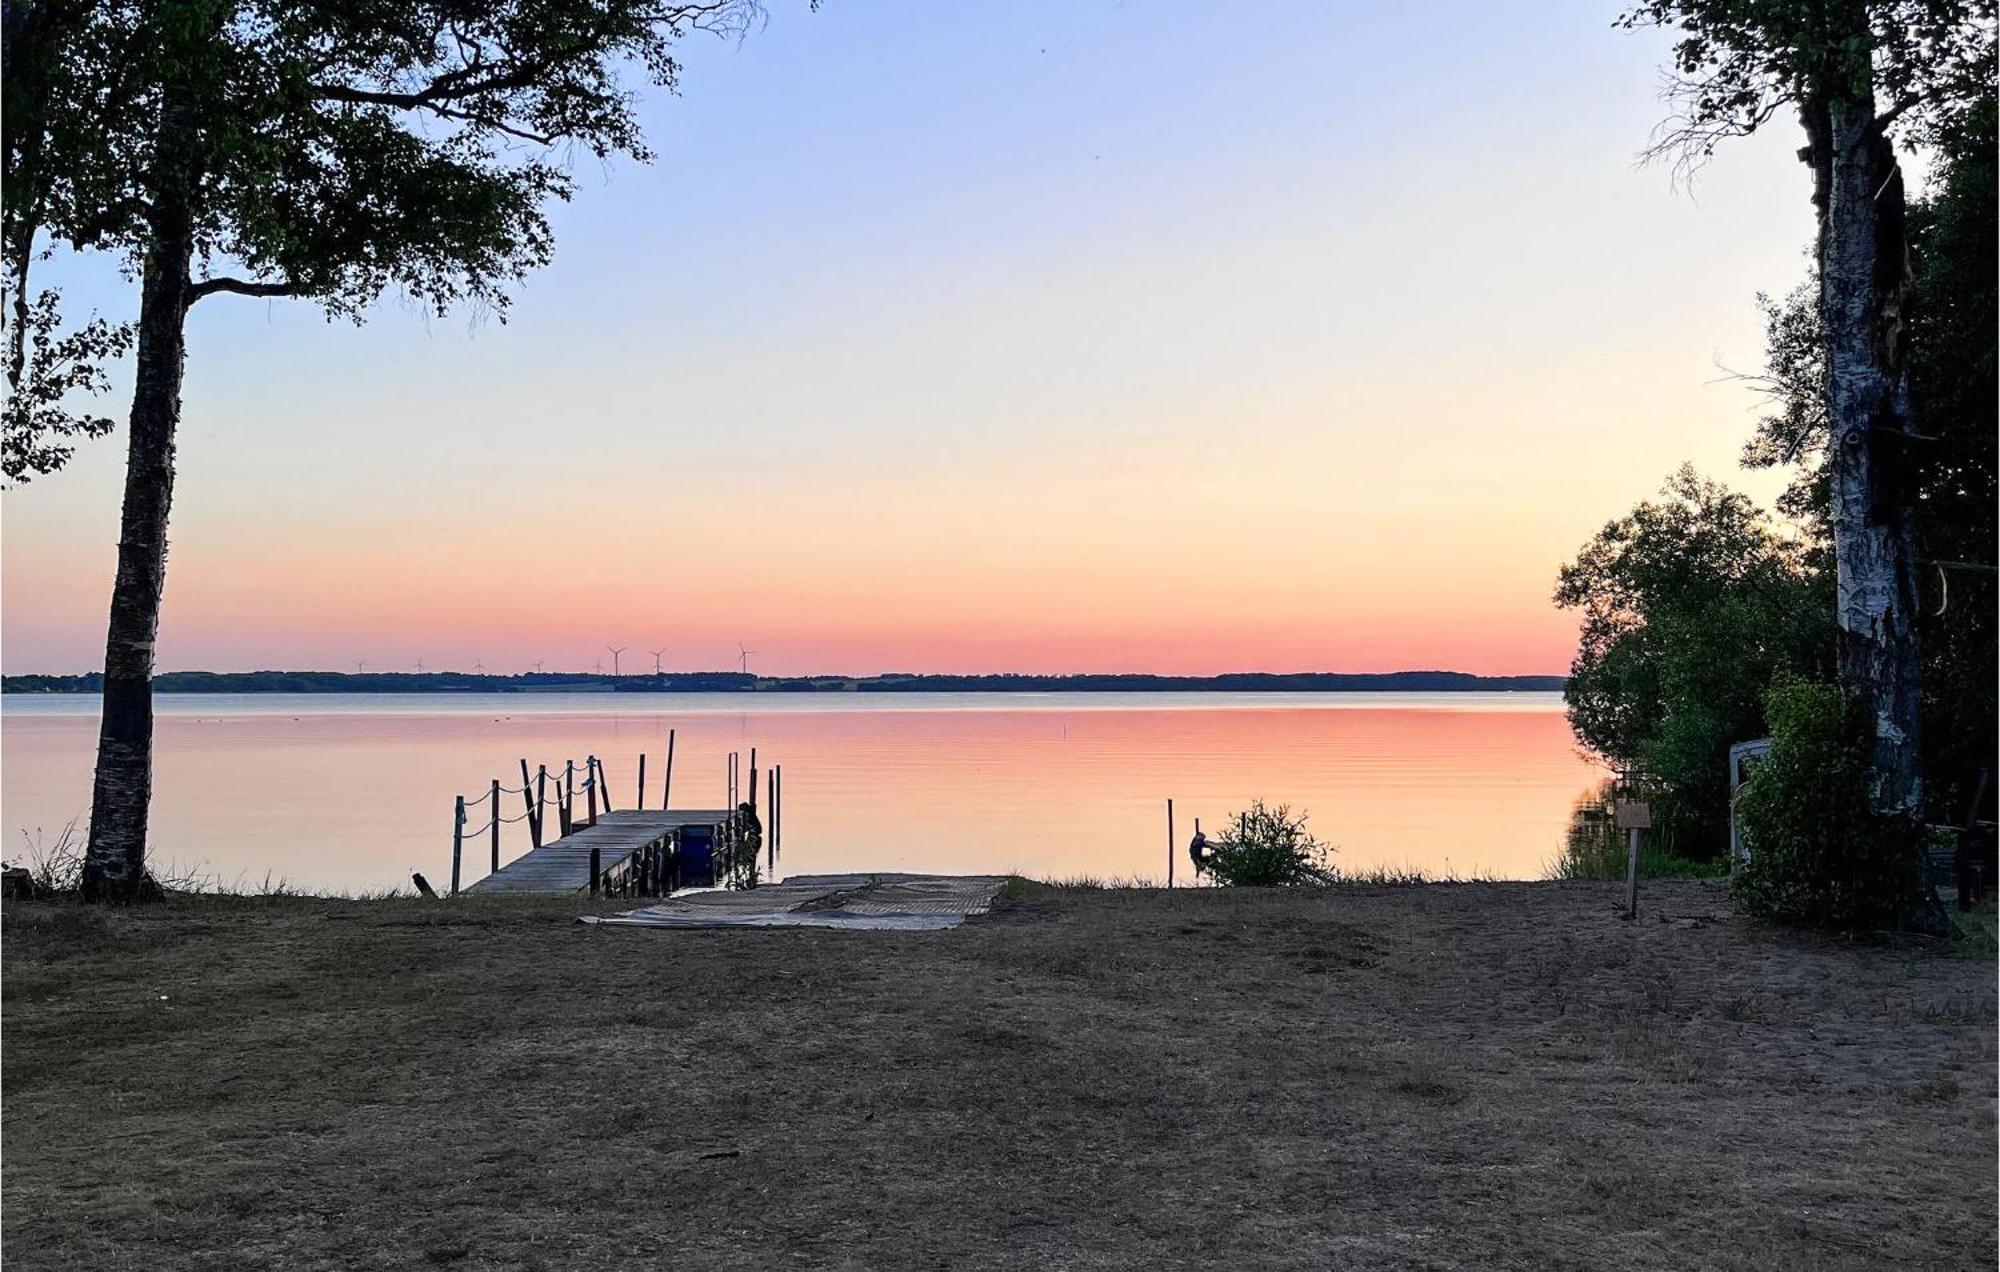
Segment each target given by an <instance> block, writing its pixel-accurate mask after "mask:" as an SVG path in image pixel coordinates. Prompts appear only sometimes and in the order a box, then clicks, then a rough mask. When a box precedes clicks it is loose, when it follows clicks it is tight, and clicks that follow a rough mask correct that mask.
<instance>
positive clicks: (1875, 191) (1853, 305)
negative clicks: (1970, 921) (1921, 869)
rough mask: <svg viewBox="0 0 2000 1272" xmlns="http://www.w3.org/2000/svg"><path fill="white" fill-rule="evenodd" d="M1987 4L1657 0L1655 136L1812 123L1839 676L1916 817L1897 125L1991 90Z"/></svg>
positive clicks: (1692, 144)
mask: <svg viewBox="0 0 2000 1272" xmlns="http://www.w3.org/2000/svg"><path fill="white" fill-rule="evenodd" d="M1993 16H1994V5H1993V3H1992V0H1649V2H1648V3H1644V4H1640V5H1639V6H1637V7H1636V8H1634V9H1633V10H1631V11H1629V12H1628V13H1627V14H1626V15H1625V17H1624V18H1623V19H1622V21H1623V23H1624V24H1625V25H1627V26H1636V25H1658V26H1663V27H1670V28H1673V29H1675V30H1677V31H1678V32H1679V33H1680V39H1679V40H1678V41H1677V42H1676V44H1675V46H1674V53H1673V67H1674V76H1675V78H1674V80H1673V88H1672V97H1673V100H1674V101H1675V102H1676V103H1677V105H1678V107H1679V114H1678V116H1677V117H1676V118H1675V119H1674V120H1673V121H1671V123H1670V124H1669V126H1668V127H1667V129H1666V130H1665V132H1664V134H1663V136H1662V138H1661V140H1660V143H1659V146H1658V149H1659V150H1660V151H1662V152H1667V153H1673V154H1677V155H1679V156H1680V157H1681V158H1682V160H1683V162H1686V163H1699V162H1700V160H1701V159H1702V158H1703V157H1704V156H1706V155H1707V154H1709V153H1711V152H1712V151H1713V149H1714V148H1715V146H1716V145H1717V144H1719V143H1720V142H1721V141H1723V140H1725V139H1727V138H1729V137H1735V136H1743V135H1747V134H1749V133H1752V132H1755V131H1756V130H1757V129H1758V128H1760V127H1762V126H1763V125H1764V124H1766V123H1768V122H1769V121H1770V120H1771V119H1773V118H1774V117H1775V116H1777V115H1778V114H1779V113H1780V112H1781V111H1784V110H1786V109H1787V108H1789V109H1792V110H1795V111H1796V112H1797V115H1798V117H1799V120H1800V122H1801V123H1802V124H1803V126H1804V128H1805V133H1806V143H1807V144H1806V146H1805V148H1804V150H1802V151H1801V158H1802V159H1803V160H1804V161H1805V162H1806V164H1807V165H1808V166H1809V167H1810V168H1811V170H1812V175H1813V189H1812V199H1813V207H1814V210H1815V212H1816V214H1817V219H1818V226H1819V235H1818V247H1817V252H1816V262H1817V269H1818V284H1819V297H1818V300H1819V304H1818V310H1819V313H1818V317H1819V322H1820V326H1821V332H1822V335H1821V340H1822V345H1823V349H1822V352H1823V356H1824V361H1825V396H1826V424H1827V431H1828V455H1829V456H1830V462H1829V464H1828V467H1827V477H1828V491H1829V519H1830V524H1831V528H1832V539H1833V547H1834V557H1835V563H1836V576H1837V580H1836V588H1835V596H1836V599H1835V620H1836V623H1837V625H1838V629H1839V641H1838V662H1839V671H1840V676H1841V678H1842V680H1843V681H1844V682H1845V683H1846V684H1847V685H1848V686H1849V687H1850V688H1851V689H1852V690H1853V691H1854V692H1855V693H1856V694H1857V695H1858V697H1859V698H1860V700H1861V701H1862V702H1863V703H1864V704H1865V712H1864V714H1865V715H1866V717H1867V718H1868V719H1869V720H1870V721H1871V722H1872V739H1873V740H1872V756H1871V758H1872V782H1873V786H1874V789H1873V791H1872V796H1873V803H1874V806H1875V807H1876V808H1877V809H1878V810H1879V811H1882V812H1884V813H1888V814H1891V815H1895V816H1899V817H1915V816H1916V815H1917V813H1918V810H1919V808H1920V806H1921V795H1922V791H1921V780H1920V776H1919V772H1920V770H1919V766H1918V762H1919V756H1918V739H1919V732H1920V726H1919V718H1920V714H1921V713H1920V670H1919V668H1920V662H1919V653H1918V636H1917V612H1918V585H1917V550H1916V543H1915V533H1914V526H1913V518H1912V498H1911V490H1910V469H1911V459H1910V455H1911V450H1910V448H1911V445H1912V442H1911V432H1912V429H1911V427H1910V396H1909V352H1908V348H1909V346H1908V339H1907V331H1906V321H1905V302H1906V300H1907V297H1908V294H1909V288H1910V267H1909V245H1908V226H1907V218H1906V211H1905V201H1904V190H1903V177H1902V169H1901V166H1900V164H1899V163H1898V160H1897V155H1896V141H1897V138H1898V134H1901V135H1902V136H1903V137H1904V138H1905V139H1907V140H1910V141H1913V142H1916V143H1918V144H1921V143H1923V142H1926V141H1929V140H1931V139H1934V138H1936V137H1937V136H1939V135H1942V134H1946V133H1949V132H1951V131H1953V130H1954V129H1955V128H1956V127H1957V126H1958V122H1959V120H1960V118H1961V117H1962V116H1963V115H1964V114H1965V113H1966V112H1967V111H1969V110H1973V109H1976V108H1977V105H1978V103H1980V102H1982V101H1984V100H1986V98H1987V97H1988V96H1990V93H1991V85H1992V82H1993V75H1994V71H1993V55H1994V32H1993Z"/></svg>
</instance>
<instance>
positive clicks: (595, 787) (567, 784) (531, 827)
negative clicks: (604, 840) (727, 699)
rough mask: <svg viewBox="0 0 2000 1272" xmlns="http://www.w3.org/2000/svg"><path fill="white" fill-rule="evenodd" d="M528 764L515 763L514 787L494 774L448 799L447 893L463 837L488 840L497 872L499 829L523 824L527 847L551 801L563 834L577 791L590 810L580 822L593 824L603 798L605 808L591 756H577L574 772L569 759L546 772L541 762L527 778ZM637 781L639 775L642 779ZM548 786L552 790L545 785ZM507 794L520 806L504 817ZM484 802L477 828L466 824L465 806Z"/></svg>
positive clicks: (607, 804)
mask: <svg viewBox="0 0 2000 1272" xmlns="http://www.w3.org/2000/svg"><path fill="white" fill-rule="evenodd" d="M527 773H528V762H527V761H526V760H525V759H524V760H522V761H521V775H522V782H521V784H520V785H519V786H503V785H502V784H501V782H500V779H498V778H495V779H493V781H492V782H490V783H488V784H487V786H486V789H485V790H483V791H480V792H479V793H477V794H475V795H471V796H466V795H459V796H456V797H455V798H454V800H453V809H452V828H451V891H452V893H453V894H454V895H456V894H457V893H458V891H459V885H460V881H461V877H462V863H463V859H464V856H465V844H466V841H467V840H476V839H477V838H478V837H479V836H480V835H485V836H487V838H488V843H489V846H490V849H491V853H492V861H491V863H490V870H489V873H493V874H498V873H499V871H500V828H501V827H502V826H512V825H515V824H516V823H519V822H526V823H528V837H529V841H530V842H529V846H530V849H531V850H532V849H534V848H540V847H541V846H542V830H543V827H544V825H545V824H546V821H547V818H548V811H549V808H550V806H551V805H553V806H554V807H555V810H556V826H557V833H558V834H562V835H567V834H569V833H570V832H571V831H572V830H574V829H575V828H576V826H577V819H576V800H577V797H578V796H579V795H581V796H582V797H583V799H584V801H585V803H586V805H587V806H588V808H589V810H590V816H589V820H588V821H586V822H584V823H583V824H584V825H586V826H589V825H595V824H596V822H597V816H598V813H599V811H600V809H599V808H598V803H599V801H600V799H601V800H602V802H603V805H604V807H603V809H602V810H601V811H605V812H609V811H610V809H611V793H610V791H609V790H608V789H607V788H606V786H605V783H604V765H603V764H602V763H601V762H599V760H598V758H597V757H596V756H594V755H587V756H585V757H584V759H583V764H582V772H581V773H579V772H578V765H577V762H576V761H575V760H564V761H563V764H562V767H561V768H560V769H556V770H554V771H551V770H550V768H549V766H548V765H547V764H543V765H540V766H538V767H537V769H536V775H535V777H534V778H532V779H530V778H529V777H528V776H527ZM642 781H643V779H642ZM550 786H554V788H555V789H554V790H553V791H551V790H550V789H549V787H550ZM507 796H518V797H519V798H520V799H521V801H522V803H523V805H524V807H523V808H522V809H521V811H520V812H518V813H516V814H514V815H513V816H512V817H509V816H507V815H505V814H503V813H502V812H501V811H500V801H501V799H503V798H505V797H507ZM478 804H486V805H487V809H486V812H485V820H483V821H481V822H480V823H479V824H478V825H477V826H473V825H470V824H469V819H468V817H467V815H466V810H467V807H468V806H469V805H478Z"/></svg>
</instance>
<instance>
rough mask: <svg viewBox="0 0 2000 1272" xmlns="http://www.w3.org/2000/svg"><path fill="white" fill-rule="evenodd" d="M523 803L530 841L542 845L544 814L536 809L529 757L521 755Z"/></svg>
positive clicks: (538, 845) (537, 845) (533, 781)
mask: <svg viewBox="0 0 2000 1272" xmlns="http://www.w3.org/2000/svg"><path fill="white" fill-rule="evenodd" d="M521 803H522V804H523V805H525V806H526V808H527V812H526V813H525V816H526V817H527V819H528V842H529V843H532V844H533V845H534V846H535V847H537V848H539V847H541V846H542V815H541V814H540V813H539V812H537V811H536V810H535V780H534V779H533V778H531V777H529V776H528V757H527V756H525V755H524V756H522V757H521Z"/></svg>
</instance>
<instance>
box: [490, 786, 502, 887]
mask: <svg viewBox="0 0 2000 1272" xmlns="http://www.w3.org/2000/svg"><path fill="white" fill-rule="evenodd" d="M492 840H493V870H492V873H493V874H499V873H500V779H499V778H497V777H496V778H494V779H493V836H492Z"/></svg>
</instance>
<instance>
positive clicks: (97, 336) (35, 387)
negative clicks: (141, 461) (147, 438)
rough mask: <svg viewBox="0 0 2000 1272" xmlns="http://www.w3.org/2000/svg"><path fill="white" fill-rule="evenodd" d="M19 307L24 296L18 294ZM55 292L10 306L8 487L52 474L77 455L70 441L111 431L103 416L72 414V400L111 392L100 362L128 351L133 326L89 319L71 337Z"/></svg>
mask: <svg viewBox="0 0 2000 1272" xmlns="http://www.w3.org/2000/svg"><path fill="white" fill-rule="evenodd" d="M23 299H24V301H25V296H23ZM61 301H62V297H61V294H60V293H58V292H56V291H54V290H52V289H51V290H45V291H43V292H41V293H40V294H38V295H37V296H36V297H35V298H34V299H33V300H32V301H25V303H24V304H22V305H19V306H17V307H15V310H14V319H13V322H14V329H13V331H12V332H11V333H10V336H14V337H19V338H20V345H19V347H18V348H17V349H16V350H15V355H17V356H18V361H17V362H13V363H10V365H9V367H8V373H7V388H8V393H7V406H6V412H5V416H4V419H5V428H4V432H0V472H4V474H5V475H6V479H7V480H8V481H10V482H27V481H29V480H32V479H33V478H34V477H36V476H40V475H44V474H47V473H52V472H54V471H56V470H57V469H58V468H61V467H62V466H63V465H64V464H66V463H68V462H69V458H70V456H71V455H72V454H74V453H75V450H76V448H75V446H74V445H72V444H71V443H72V440H73V439H75V438H80V437H82V438H89V437H102V436H104V435H105V434H106V433H109V432H110V431H111V429H112V427H113V424H112V421H111V420H110V418H109V417H107V416H102V415H93V414H90V413H88V412H85V411H79V410H77V409H75V407H74V405H73V403H74V401H75V398H76V397H77V396H79V395H81V396H86V397H89V396H97V395H101V394H104V393H107V392H109V391H110V389H111V377H110V376H109V375H108V374H107V373H106V372H105V369H104V368H105V364H106V363H108V362H111V361H113V360H115V359H117V358H119V357H121V356H123V355H124V354H125V353H126V352H127V351H128V350H130V349H131V347H132V325H131V324H130V323H109V322H106V321H105V320H104V319H102V318H99V317H97V316H95V315H92V317H91V318H90V320H89V321H88V322H86V323H84V324H83V325H82V326H81V327H78V328H77V329H75V330H74V331H68V332H65V331H63V330H62V315H61V314H60V313H59V312H58V308H59V306H60V305H61Z"/></svg>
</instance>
